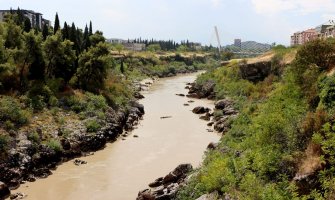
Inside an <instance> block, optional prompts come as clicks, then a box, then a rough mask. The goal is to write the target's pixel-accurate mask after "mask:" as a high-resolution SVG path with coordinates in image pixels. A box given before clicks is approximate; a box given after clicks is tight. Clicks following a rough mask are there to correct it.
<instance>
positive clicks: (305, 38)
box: [291, 20, 335, 46]
mask: <svg viewBox="0 0 335 200" xmlns="http://www.w3.org/2000/svg"><path fill="white" fill-rule="evenodd" d="M329 37H335V22H334V21H333V20H329V21H328V22H327V23H324V24H321V25H319V26H317V27H316V28H311V29H308V30H305V31H300V32H296V33H293V35H292V36H291V46H294V45H303V44H305V43H306V42H309V41H311V40H315V39H317V38H329Z"/></svg>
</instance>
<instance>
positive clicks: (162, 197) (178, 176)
mask: <svg viewBox="0 0 335 200" xmlns="http://www.w3.org/2000/svg"><path fill="white" fill-rule="evenodd" d="M192 169H193V168H192V165H191V164H182V165H179V166H178V167H177V168H176V169H174V170H173V171H172V172H170V173H169V174H168V175H166V176H165V177H164V178H163V177H161V178H158V179H156V180H155V181H154V182H152V183H150V184H149V187H150V188H151V189H145V190H143V191H140V192H139V193H138V196H137V198H136V200H151V199H152V200H155V199H156V200H172V199H175V196H176V193H177V191H178V189H179V186H180V184H182V183H183V182H184V181H185V179H186V177H187V174H188V173H189V172H191V171H192Z"/></svg>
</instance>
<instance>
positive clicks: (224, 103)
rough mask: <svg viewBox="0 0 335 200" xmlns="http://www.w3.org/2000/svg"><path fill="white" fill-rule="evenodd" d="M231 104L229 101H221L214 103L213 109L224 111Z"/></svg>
mask: <svg viewBox="0 0 335 200" xmlns="http://www.w3.org/2000/svg"><path fill="white" fill-rule="evenodd" d="M232 104H233V102H232V101H231V100H229V99H222V100H219V101H217V102H215V104H214V105H215V109H218V110H223V109H225V108H226V107H228V106H231V105H232Z"/></svg>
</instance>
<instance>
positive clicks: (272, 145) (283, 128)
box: [178, 63, 309, 200]
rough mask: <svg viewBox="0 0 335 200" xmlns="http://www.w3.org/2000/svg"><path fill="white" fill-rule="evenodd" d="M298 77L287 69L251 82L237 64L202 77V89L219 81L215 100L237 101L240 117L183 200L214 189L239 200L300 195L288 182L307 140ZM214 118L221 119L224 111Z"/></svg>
mask: <svg viewBox="0 0 335 200" xmlns="http://www.w3.org/2000/svg"><path fill="white" fill-rule="evenodd" d="M295 78H296V77H295V73H294V72H292V70H290V69H286V70H285V71H284V72H283V74H282V75H281V78H280V77H274V76H270V77H268V78H267V79H265V80H264V81H263V82H260V83H257V84H253V83H251V82H249V81H246V80H243V79H242V78H241V77H240V75H239V68H238V65H237V63H232V64H230V65H229V66H226V67H221V68H218V69H213V70H211V71H209V72H207V73H204V74H202V75H200V76H199V77H198V79H197V84H199V85H202V84H204V83H206V82H208V81H209V80H212V81H215V83H216V88H215V91H216V93H217V97H218V98H222V97H226V96H229V97H230V98H232V99H233V100H235V103H236V106H237V108H238V109H239V110H240V114H239V116H238V117H237V118H236V119H235V120H233V121H232V124H231V129H230V130H229V131H228V132H227V133H226V134H225V136H224V137H223V138H222V139H221V143H220V145H219V149H218V150H216V151H212V152H210V153H209V154H207V156H206V159H205V161H204V164H203V167H202V168H201V169H200V171H199V174H198V175H197V176H196V178H194V179H193V180H192V182H191V183H190V184H188V186H187V187H186V188H184V189H183V190H182V191H181V192H180V196H179V197H178V198H179V199H196V198H198V197H199V196H201V194H204V193H211V192H213V191H219V192H221V193H226V194H229V195H230V196H232V197H234V198H236V199H250V200H253V199H294V198H295V197H296V192H295V187H293V186H292V184H291V183H290V179H291V178H293V177H294V175H295V173H296V166H297V165H296V162H297V160H298V158H297V157H296V156H295V155H298V154H297V152H301V151H303V150H304V149H305V148H306V146H307V142H308V141H309V140H308V139H302V134H301V128H300V127H301V125H300V123H301V121H302V120H303V118H304V116H305V115H306V113H307V110H308V104H307V101H306V99H305V96H304V92H303V91H302V90H301V87H299V85H297V84H296V82H295V80H296V79H295ZM215 115H217V116H220V115H221V113H220V111H217V113H215ZM304 137H307V136H304ZM283 166H285V167H283ZM186 196H187V197H188V198H186ZM190 197H191V198H190Z"/></svg>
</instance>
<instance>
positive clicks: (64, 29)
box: [62, 22, 70, 40]
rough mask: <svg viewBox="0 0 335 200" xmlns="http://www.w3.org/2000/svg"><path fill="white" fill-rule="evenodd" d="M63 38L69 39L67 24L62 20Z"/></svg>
mask: <svg viewBox="0 0 335 200" xmlns="http://www.w3.org/2000/svg"><path fill="white" fill-rule="evenodd" d="M62 35H63V40H66V39H69V38H70V37H69V26H68V25H67V23H66V22H64V27H63V29H62Z"/></svg>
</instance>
